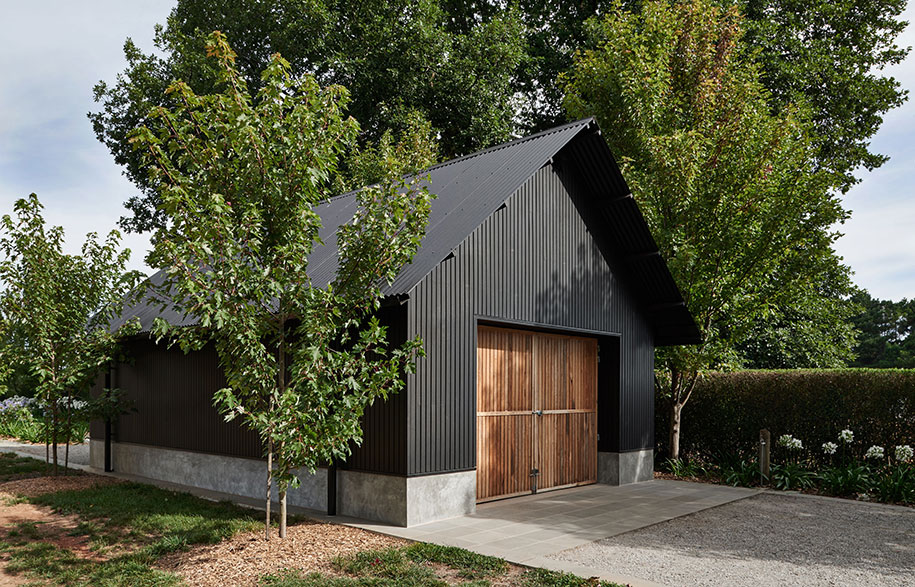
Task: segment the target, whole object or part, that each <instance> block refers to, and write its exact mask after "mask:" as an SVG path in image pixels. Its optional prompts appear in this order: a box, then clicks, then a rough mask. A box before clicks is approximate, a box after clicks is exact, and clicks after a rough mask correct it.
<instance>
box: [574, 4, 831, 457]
mask: <svg viewBox="0 0 915 587" xmlns="http://www.w3.org/2000/svg"><path fill="white" fill-rule="evenodd" d="M742 27H743V22H742V19H741V17H740V15H739V13H738V12H737V10H736V9H733V8H731V9H728V10H723V9H720V8H718V7H716V6H715V5H714V4H712V3H711V1H710V0H691V1H689V2H683V3H669V2H667V1H665V0H657V1H652V2H646V3H643V4H642V5H641V9H640V12H639V13H638V14H632V13H628V12H626V11H624V10H623V9H622V8H621V7H620V6H617V7H616V8H615V9H614V10H612V11H611V12H610V13H609V14H607V15H606V16H605V17H604V18H602V19H600V20H596V21H594V22H593V23H592V34H593V36H594V39H595V48H594V49H591V50H588V51H585V52H582V53H580V54H579V55H578V56H577V57H576V60H575V64H574V66H573V67H572V69H571V70H570V71H569V73H568V74H567V75H565V76H563V77H562V84H563V86H564V88H565V90H566V92H567V95H566V99H565V107H566V109H567V110H568V112H569V113H570V114H571V115H572V116H573V117H582V116H588V115H594V116H596V118H597V120H598V121H599V122H600V125H601V129H602V131H603V136H604V138H605V139H606V140H607V142H608V144H609V145H610V147H611V150H613V152H614V153H615V154H616V155H617V158H618V159H619V161H620V166H621V168H622V171H623V175H624V176H625V177H626V179H627V181H628V182H629V185H630V187H631V189H632V193H633V196H634V197H635V198H636V200H637V201H638V203H639V205H640V207H641V209H642V211H643V213H644V215H645V218H646V220H647V222H648V224H649V226H650V227H651V229H652V233H653V235H654V237H655V240H656V241H657V243H658V246H659V248H660V250H661V254H662V256H663V257H664V258H665V259H666V260H667V262H668V264H669V266H670V270H671V273H672V274H673V276H674V279H675V280H676V282H677V284H678V286H679V288H680V291H681V293H682V294H683V297H684V299H685V301H686V305H687V307H688V308H689V309H690V311H691V312H692V314H693V316H694V317H695V319H696V322H697V324H698V326H699V329H700V331H701V333H702V335H703V342H702V344H699V345H694V346H685V347H673V348H665V349H661V350H660V351H659V352H658V353H657V362H656V365H657V367H658V376H657V378H656V380H657V382H658V386H659V389H660V390H661V392H662V393H661V396H662V398H663V400H664V401H665V403H667V404H669V405H670V406H671V409H672V410H673V411H674V412H675V416H674V417H673V418H672V421H673V423H674V426H672V428H671V436H672V440H671V445H672V452H671V456H672V457H674V458H676V457H677V456H678V452H677V449H676V436H677V429H678V425H679V423H678V421H677V420H678V419H679V411H680V410H681V409H682V407H683V405H684V404H685V403H686V402H687V401H688V399H689V397H690V394H691V392H692V390H693V386H694V384H695V381H696V378H697V376H698V372H699V371H701V370H704V369H709V368H713V367H716V366H722V365H729V364H734V363H736V362H738V361H739V356H738V354H737V344H738V343H739V342H740V341H743V340H745V339H746V337H747V335H748V334H749V333H750V332H751V331H752V329H753V327H754V325H755V324H757V323H758V320H760V319H765V318H766V317H767V316H768V315H770V314H771V313H772V312H773V311H774V310H775V309H777V308H783V307H788V306H790V305H792V304H793V303H794V300H795V297H796V294H797V292H798V291H803V290H804V289H805V288H806V287H808V286H807V285H806V284H808V283H810V282H816V280H817V279H818V278H820V276H822V275H823V273H824V271H827V270H830V271H836V270H838V271H839V272H840V273H844V274H845V275H846V277H847V272H848V268H847V267H842V266H840V265H839V264H838V261H837V259H836V256H835V253H834V251H833V250H832V247H831V245H832V243H833V241H834V240H835V239H836V237H837V234H836V233H834V232H833V231H832V226H833V225H835V224H836V223H837V222H839V221H841V220H843V219H844V218H845V217H846V212H845V211H844V210H843V209H842V207H841V203H840V201H839V199H838V198H837V197H836V196H835V195H834V194H832V193H831V188H833V187H834V184H833V183H831V182H832V179H833V178H832V177H831V176H830V175H829V174H828V173H825V172H824V171H822V170H820V169H819V168H817V166H816V165H815V160H814V150H813V146H812V144H811V142H810V139H809V136H808V134H809V130H810V125H809V123H808V122H807V118H806V115H805V113H804V112H803V111H801V110H796V109H788V110H785V111H784V112H781V113H778V114H772V113H771V111H770V109H769V105H768V98H769V94H768V92H767V91H766V90H765V89H764V87H763V85H762V83H761V81H760V69H759V67H758V66H757V65H755V64H754V63H753V62H752V60H751V59H749V53H748V49H747V47H746V44H745V43H744V41H743V28H742ZM823 318H824V322H829V321H831V322H832V323H834V324H835V325H836V327H840V326H841V325H842V324H843V316H842V315H841V314H839V315H832V316H828V317H827V316H824V317H823ZM827 318H829V319H830V320H828V321H827ZM818 330H819V331H823V330H827V331H828V330H829V328H827V327H826V326H825V325H820V326H819V327H818Z"/></svg>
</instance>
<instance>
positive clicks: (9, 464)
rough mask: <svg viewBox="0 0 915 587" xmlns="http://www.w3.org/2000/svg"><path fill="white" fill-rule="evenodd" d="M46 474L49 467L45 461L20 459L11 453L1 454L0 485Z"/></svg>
mask: <svg viewBox="0 0 915 587" xmlns="http://www.w3.org/2000/svg"><path fill="white" fill-rule="evenodd" d="M46 472H47V465H46V464H45V463H44V461H39V460H36V459H31V458H28V457H20V456H17V455H15V454H13V453H11V452H0V483H3V482H4V481H12V480H13V479H23V478H26V477H38V476H40V475H43V474H45V473H46Z"/></svg>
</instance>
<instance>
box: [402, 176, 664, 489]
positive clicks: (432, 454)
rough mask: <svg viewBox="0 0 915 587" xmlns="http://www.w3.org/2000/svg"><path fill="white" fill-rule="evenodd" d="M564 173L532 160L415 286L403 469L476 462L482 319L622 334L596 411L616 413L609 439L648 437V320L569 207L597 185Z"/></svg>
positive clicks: (622, 446)
mask: <svg viewBox="0 0 915 587" xmlns="http://www.w3.org/2000/svg"><path fill="white" fill-rule="evenodd" d="M564 173H566V174H567V173H571V172H570V171H557V170H556V169H554V167H553V166H552V165H547V166H545V167H543V168H542V169H540V170H539V171H538V172H537V173H536V174H535V175H534V176H533V177H532V178H531V179H530V180H528V181H527V182H526V183H525V184H524V185H523V186H522V187H521V188H520V189H519V190H518V191H517V192H516V193H515V194H514V195H512V196H511V197H510V198H509V199H508V200H507V202H506V206H505V207H503V208H501V209H499V210H498V211H496V212H495V213H494V214H493V215H492V216H490V217H489V218H488V219H487V220H486V221H485V222H484V223H483V224H482V225H480V226H479V227H478V228H477V229H476V230H475V231H474V232H473V233H472V234H471V235H470V236H469V237H468V238H467V239H466V240H465V241H464V242H463V243H461V245H460V246H458V247H457V249H455V251H454V256H453V257H450V258H448V259H446V260H444V261H443V262H442V263H441V264H439V265H438V267H436V268H435V269H434V270H433V271H432V272H431V273H430V274H429V275H428V276H426V277H425V279H423V280H422V281H421V282H420V283H419V284H418V285H417V286H416V287H415V288H414V290H413V291H412V293H411V296H410V302H409V304H408V331H409V333H410V335H411V336H415V335H419V336H421V337H422V339H423V341H424V345H425V348H426V353H427V356H426V358H424V359H420V360H419V361H418V365H417V371H416V373H415V374H414V375H412V376H410V377H409V378H408V390H409V396H408V397H409V400H408V406H407V424H408V425H407V449H408V455H407V463H408V474H409V475H425V474H432V473H440V472H450V471H462V470H470V469H473V468H474V467H475V466H476V462H475V461H476V455H475V445H476V441H475V434H476V332H477V330H476V327H477V321H478V319H482V320H485V319H486V318H489V319H492V320H495V321H505V322H515V323H528V324H542V325H549V326H554V327H560V328H561V327H565V328H570V329H582V330H588V331H597V332H601V333H606V334H620V335H621V339H620V364H621V367H620V371H621V381H620V394H619V406H612V407H611V409H604V408H601V409H602V413H601V416H600V418H602V419H603V418H607V417H610V416H609V414H610V412H611V411H612V412H614V416H613V417H614V418H615V417H616V416H615V413H619V419H620V421H621V424H620V426H619V427H612V429H613V431H614V432H613V435H614V437H613V438H612V440H610V445H611V446H612V450H615V451H617V450H618V451H630V450H637V449H644V448H653V446H654V390H653V369H654V346H653V340H652V334H651V329H650V327H649V325H648V324H647V322H646V321H645V320H644V318H643V317H642V315H641V314H640V312H639V311H638V310H637V308H636V305H635V303H634V302H633V300H632V299H631V297H630V296H629V294H628V292H627V291H626V290H625V289H624V288H623V286H622V284H621V283H620V282H619V280H618V279H616V278H615V277H614V275H613V274H612V273H611V271H610V269H609V267H608V266H607V263H606V261H605V260H604V258H603V256H602V255H601V253H600V251H599V250H598V247H597V245H596V244H595V242H594V240H593V239H592V237H591V235H590V234H589V232H588V229H587V227H586V225H585V223H584V221H583V220H582V216H581V215H580V213H579V211H578V209H577V207H576V206H586V205H587V204H586V202H587V201H588V199H589V198H591V197H594V195H591V194H585V193H570V192H572V191H573V188H570V187H569V186H571V185H572V182H571V181H570V179H571V178H570V177H565V178H564V177H563V174H564ZM583 209H584V208H583ZM603 360H605V359H602V361H603ZM601 441H602V443H603V442H607V439H605V438H602V439H601ZM605 446H606V445H605Z"/></svg>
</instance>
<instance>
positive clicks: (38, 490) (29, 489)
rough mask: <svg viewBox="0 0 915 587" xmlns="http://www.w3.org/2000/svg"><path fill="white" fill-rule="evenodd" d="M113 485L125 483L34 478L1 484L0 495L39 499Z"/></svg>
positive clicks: (97, 478) (102, 479)
mask: <svg viewBox="0 0 915 587" xmlns="http://www.w3.org/2000/svg"><path fill="white" fill-rule="evenodd" d="M113 483H123V481H121V480H120V479H114V478H112V477H102V476H101V475H86V474H79V475H66V476H63V475H59V476H57V477H34V478H30V479H17V480H15V481H7V482H5V483H0V494H7V495H10V496H16V495H24V496H25V497H37V496H39V495H44V494H45V493H55V492H57V491H79V490H82V489H90V488H93V487H102V486H105V485H111V484H113Z"/></svg>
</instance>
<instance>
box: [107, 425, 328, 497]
mask: <svg viewBox="0 0 915 587" xmlns="http://www.w3.org/2000/svg"><path fill="white" fill-rule="evenodd" d="M104 459H105V443H104V441H101V440H92V441H90V445H89V464H90V465H91V466H92V467H95V468H97V469H101V468H103V467H104ZM111 466H112V468H113V469H114V470H115V471H116V472H118V473H126V474H128V475H137V476H139V477H148V478H150V479H158V480H161V481H168V482H169V483H177V484H180V485H190V486H192V487H200V488H202V489H210V490H212V491H220V492H224V493H231V494H233V495H241V496H243V497H252V498H257V499H262V498H263V497H264V495H265V492H266V489H267V464H266V462H265V461H263V460H261V459H245V458H241V457H229V456H224V455H214V454H208V453H199V452H191V451H185V450H174V449H170V448H162V447H157V446H147V445H143V444H129V443H124V442H113V443H111ZM299 479H300V480H301V482H302V484H301V485H300V486H299V487H297V488H296V489H290V490H289V493H288V494H287V496H286V500H287V503H289V505H294V506H298V507H303V508H308V509H312V510H320V511H326V510H327V470H326V469H318V470H317V471H316V472H315V474H314V475H309V474H307V473H305V474H302V475H300V476H299ZM273 499H274V500H276V499H278V497H277V494H276V485H275V484H274V487H273Z"/></svg>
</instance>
